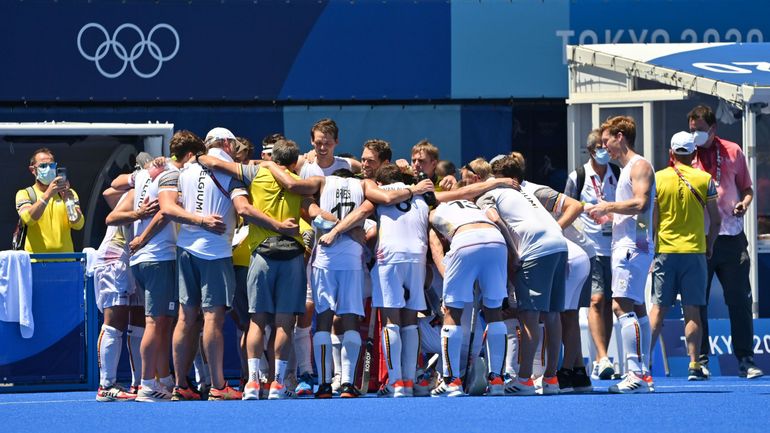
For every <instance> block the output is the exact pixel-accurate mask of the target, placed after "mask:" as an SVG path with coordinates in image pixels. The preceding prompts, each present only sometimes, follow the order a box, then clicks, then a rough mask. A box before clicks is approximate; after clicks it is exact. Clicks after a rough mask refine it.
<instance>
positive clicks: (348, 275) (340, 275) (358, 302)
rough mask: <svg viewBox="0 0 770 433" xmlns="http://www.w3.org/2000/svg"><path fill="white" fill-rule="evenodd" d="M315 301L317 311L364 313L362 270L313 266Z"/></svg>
mask: <svg viewBox="0 0 770 433" xmlns="http://www.w3.org/2000/svg"><path fill="white" fill-rule="evenodd" d="M310 284H311V285H312V287H313V301H314V302H315V311H316V313H319V314H320V313H323V312H325V311H326V310H332V311H334V313H335V314H337V315H340V314H355V315H358V316H363V315H364V299H363V292H364V289H363V285H364V273H363V271H362V270H357V271H350V270H339V271H335V270H329V269H323V268H316V267H313V273H312V280H311V282H310Z"/></svg>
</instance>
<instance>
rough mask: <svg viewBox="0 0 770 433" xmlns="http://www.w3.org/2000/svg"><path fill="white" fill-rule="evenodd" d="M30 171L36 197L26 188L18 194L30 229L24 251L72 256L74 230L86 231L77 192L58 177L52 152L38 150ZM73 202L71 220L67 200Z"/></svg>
mask: <svg viewBox="0 0 770 433" xmlns="http://www.w3.org/2000/svg"><path fill="white" fill-rule="evenodd" d="M29 171H30V172H31V173H32V175H33V176H35V184H34V185H32V187H31V188H32V190H33V192H34V197H32V196H31V195H30V193H29V191H28V189H27V188H25V189H20V190H19V191H17V192H16V211H17V212H18V213H19V217H20V218H21V220H22V221H23V222H24V224H26V225H27V239H26V241H25V242H24V250H26V251H28V252H30V253H71V252H73V251H74V250H75V248H74V246H73V245H72V235H71V232H70V231H71V229H75V230H80V229H82V228H83V224H84V223H85V218H83V213H82V212H81V210H80V202H79V200H78V195H77V193H76V192H75V190H73V189H71V188H70V183H69V181H68V180H67V179H66V177H64V176H57V174H56V162H55V161H54V155H53V152H51V150H50V149H47V148H45V147H43V148H40V149H37V150H36V151H35V152H34V153H33V154H32V158H30V160H29ZM70 199H71V200H72V201H73V203H74V204H73V206H74V212H73V215H72V218H68V217H67V204H66V202H67V201H68V200H70Z"/></svg>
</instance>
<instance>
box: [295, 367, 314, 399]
mask: <svg viewBox="0 0 770 433" xmlns="http://www.w3.org/2000/svg"><path fill="white" fill-rule="evenodd" d="M294 393H295V394H297V397H312V396H313V377H312V376H311V375H310V373H304V374H303V375H302V376H300V377H299V383H298V384H297V388H295V390H294Z"/></svg>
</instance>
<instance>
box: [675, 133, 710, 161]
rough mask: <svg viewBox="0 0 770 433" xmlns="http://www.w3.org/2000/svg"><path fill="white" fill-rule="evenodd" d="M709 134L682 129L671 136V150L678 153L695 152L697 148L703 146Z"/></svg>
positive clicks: (687, 153)
mask: <svg viewBox="0 0 770 433" xmlns="http://www.w3.org/2000/svg"><path fill="white" fill-rule="evenodd" d="M708 138H709V135H708V133H706V132H703V131H695V132H687V131H680V132H677V133H676V134H674V136H673V137H671V150H673V151H674V153H675V154H677V155H689V154H691V153H693V152H695V148H696V147H698V146H703V144H704V143H705V142H706V140H708Z"/></svg>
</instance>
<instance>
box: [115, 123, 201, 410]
mask: <svg viewBox="0 0 770 433" xmlns="http://www.w3.org/2000/svg"><path fill="white" fill-rule="evenodd" d="M169 147H170V151H171V159H170V161H168V162H167V164H166V167H165V171H163V172H162V173H161V174H160V175H159V176H158V177H157V178H156V179H154V180H153V178H152V177H151V175H150V172H149V171H148V170H141V171H140V172H138V173H137V174H136V176H135V178H134V189H135V193H134V203H133V205H134V209H135V210H137V209H139V208H140V207H141V206H142V203H144V202H145V200H147V201H153V200H157V199H158V193H159V189H160V188H161V187H163V186H175V185H176V184H177V181H178V178H179V170H180V169H181V168H182V167H183V166H184V164H185V163H186V162H187V161H189V160H190V159H191V158H192V157H193V156H194V155H195V154H196V153H197V152H202V151H203V150H204V149H205V148H204V146H203V142H202V141H201V139H200V138H199V137H198V136H196V135H195V134H193V133H192V132H189V131H177V132H176V133H175V134H174V136H173V137H172V138H171V143H170V145H169ZM134 234H135V235H136V236H137V237H138V238H139V247H138V248H137V249H136V252H135V253H134V254H133V255H132V256H131V259H130V264H131V271H132V273H133V275H134V278H135V279H136V283H137V285H138V286H139V288H140V289H141V290H144V310H145V320H146V326H145V333H144V336H143V338H142V346H141V353H142V382H141V383H142V385H141V389H139V392H138V394H137V397H136V401H143V402H151V401H166V400H170V399H171V392H172V388H173V387H174V379H173V377H172V376H171V374H170V370H169V351H168V347H169V346H170V345H171V330H172V329H171V327H172V326H173V323H174V319H175V318H176V315H177V308H176V307H177V301H178V298H179V295H178V290H177V275H176V227H174V225H173V224H169V219H168V218H167V217H166V216H164V213H163V212H158V214H156V217H154V218H153V219H152V220H149V221H148V220H137V221H135V222H134ZM135 241H136V239H135ZM133 243H134V241H132V244H133ZM156 377H157V378H159V380H156Z"/></svg>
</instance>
